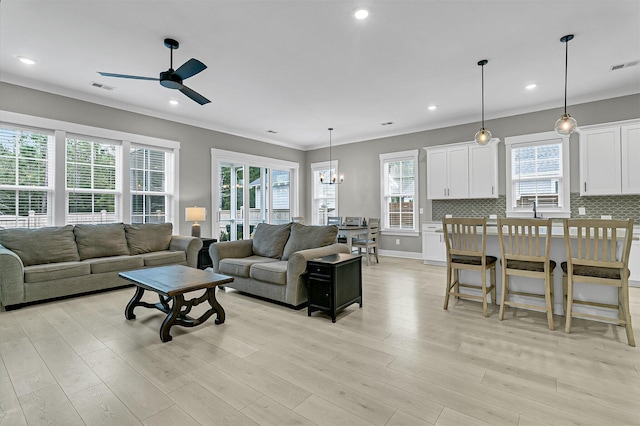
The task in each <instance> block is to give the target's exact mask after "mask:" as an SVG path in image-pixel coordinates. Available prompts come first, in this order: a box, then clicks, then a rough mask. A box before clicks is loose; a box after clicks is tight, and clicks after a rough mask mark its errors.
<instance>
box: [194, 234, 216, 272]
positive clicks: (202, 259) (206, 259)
mask: <svg viewBox="0 0 640 426" xmlns="http://www.w3.org/2000/svg"><path fill="white" fill-rule="evenodd" d="M200 240H202V248H201V249H200V251H199V252H198V269H207V268H211V267H212V266H213V261H212V260H211V257H210V256H209V246H210V245H211V244H213V243H217V242H218V240H216V239H215V238H200Z"/></svg>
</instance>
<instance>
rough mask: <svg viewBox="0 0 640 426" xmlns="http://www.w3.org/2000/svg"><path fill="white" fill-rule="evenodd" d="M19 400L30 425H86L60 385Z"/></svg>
mask: <svg viewBox="0 0 640 426" xmlns="http://www.w3.org/2000/svg"><path fill="white" fill-rule="evenodd" d="M19 400H20V404H21V405H22V410H23V411H24V414H25V416H26V418H27V421H28V422H29V424H32V425H35V424H50V425H56V424H59V425H65V426H75V425H78V426H80V425H84V422H83V421H82V419H81V418H80V415H79V414H78V412H77V411H76V409H75V408H74V406H73V405H72V404H71V402H70V401H69V399H68V398H67V395H66V394H65V393H64V391H63V390H62V388H60V386H58V385H52V386H49V387H46V388H44V389H39V390H37V391H35V392H31V393H29V394H26V395H23V396H21V397H20V398H19Z"/></svg>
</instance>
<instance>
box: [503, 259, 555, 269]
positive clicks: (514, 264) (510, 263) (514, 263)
mask: <svg viewBox="0 0 640 426" xmlns="http://www.w3.org/2000/svg"><path fill="white" fill-rule="evenodd" d="M507 268H508V269H519V270H521V271H532V272H544V262H530V261H526V260H513V259H507ZM549 268H550V269H551V270H552V271H553V270H554V269H556V262H555V261H553V260H550V261H549Z"/></svg>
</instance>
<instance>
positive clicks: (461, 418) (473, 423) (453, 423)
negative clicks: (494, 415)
mask: <svg viewBox="0 0 640 426" xmlns="http://www.w3.org/2000/svg"><path fill="white" fill-rule="evenodd" d="M459 425H465V426H489V423H485V422H483V421H481V420H478V419H474V418H473V417H471V416H467V415H466V414H462V413H459V412H457V411H455V410H452V409H450V408H445V409H444V410H442V414H441V415H440V417H439V418H438V421H437V422H436V426H459Z"/></svg>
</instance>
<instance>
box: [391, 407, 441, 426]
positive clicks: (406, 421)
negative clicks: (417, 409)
mask: <svg viewBox="0 0 640 426" xmlns="http://www.w3.org/2000/svg"><path fill="white" fill-rule="evenodd" d="M431 424H433V423H429V422H427V421H425V420H421V419H419V418H417V417H413V416H412V415H411V414H407V413H405V412H404V411H402V410H396V412H395V413H393V416H391V418H390V419H389V421H388V422H387V424H386V425H385V426H419V425H431Z"/></svg>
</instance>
